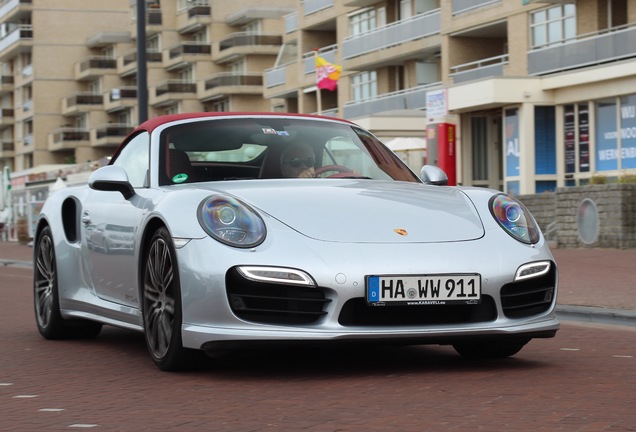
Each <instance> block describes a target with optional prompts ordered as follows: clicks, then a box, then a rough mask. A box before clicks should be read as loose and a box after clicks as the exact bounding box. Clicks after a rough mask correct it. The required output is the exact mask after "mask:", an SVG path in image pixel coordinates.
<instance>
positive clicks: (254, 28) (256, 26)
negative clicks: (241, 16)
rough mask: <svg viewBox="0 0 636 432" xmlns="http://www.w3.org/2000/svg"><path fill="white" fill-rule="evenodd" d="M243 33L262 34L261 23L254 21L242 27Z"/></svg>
mask: <svg viewBox="0 0 636 432" xmlns="http://www.w3.org/2000/svg"><path fill="white" fill-rule="evenodd" d="M241 31H243V32H245V33H252V34H259V33H260V32H261V21H260V20H254V21H251V22H249V23H247V24H245V25H244V26H242V27H241Z"/></svg>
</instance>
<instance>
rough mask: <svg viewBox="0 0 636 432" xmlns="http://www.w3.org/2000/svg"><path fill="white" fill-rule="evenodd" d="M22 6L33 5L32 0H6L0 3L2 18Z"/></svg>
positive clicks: (0, 15)
mask: <svg viewBox="0 0 636 432" xmlns="http://www.w3.org/2000/svg"><path fill="white" fill-rule="evenodd" d="M21 5H31V0H4V1H2V2H0V17H3V16H5V15H6V14H8V13H9V11H12V10H13V9H15V8H17V7H18V6H21Z"/></svg>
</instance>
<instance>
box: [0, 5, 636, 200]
mask: <svg viewBox="0 0 636 432" xmlns="http://www.w3.org/2000/svg"><path fill="white" fill-rule="evenodd" d="M137 3H138V2H137V0H109V1H108V2H103V1H96V0H95V1H87V0H0V68H1V69H0V70H1V71H2V75H1V77H0V78H1V83H0V103H1V105H0V113H1V116H0V138H1V139H2V141H1V142H2V146H1V150H0V164H8V165H9V166H10V167H11V169H12V170H13V171H21V170H29V169H33V168H34V167H38V166H41V165H44V164H63V163H68V162H75V163H84V162H87V161H95V160H98V159H100V158H103V157H104V156H107V155H110V154H111V153H112V152H113V151H114V149H115V147H116V145H117V144H118V143H119V142H120V140H121V139H122V138H123V136H125V135H126V134H127V133H128V132H129V131H130V130H131V128H132V127H133V125H134V124H136V123H137V119H138V118H139V113H138V109H137V108H138V103H137V96H138V95H137V82H138V77H137V74H138V66H139V65H138V64H137V60H138V53H137V50H136V41H137V38H138V35H137V13H138V11H137ZM144 17H145V22H146V26H145V28H144V34H143V35H141V37H143V38H145V47H146V62H145V66H146V67H147V81H148V111H149V116H151V117H152V116H155V115H159V114H167V113H174V112H188V111H204V110H207V111H261V110H263V111H270V110H272V111H288V112H303V113H321V114H324V115H333V116H339V117H343V118H347V119H351V120H354V121H356V122H357V123H359V124H361V125H363V126H365V127H367V128H369V129H371V130H372V131H374V132H375V133H376V134H377V135H378V136H379V137H380V138H382V139H383V140H385V142H391V141H393V140H394V139H397V138H415V139H419V140H423V139H424V138H429V148H428V151H429V158H430V159H432V160H431V161H433V162H434V161H435V160H436V158H435V156H436V153H435V152H436V151H439V149H442V147H438V148H433V146H432V145H431V144H432V143H433V141H434V140H433V139H432V138H434V133H435V127H434V126H435V125H442V124H443V125H451V126H452V128H453V129H452V130H453V131H454V133H453V134H452V135H453V138H454V140H453V142H450V143H446V144H445V147H443V150H444V151H448V152H452V157H453V158H452V161H453V163H454V166H455V167H456V169H457V176H456V178H457V182H458V183H461V184H464V185H472V186H484V187H493V188H496V189H501V190H505V191H507V192H510V193H514V194H531V193H538V192H543V191H548V190H554V189H555V188H557V187H560V186H570V185H580V184H585V183H586V182H588V181H589V179H590V178H591V177H592V176H595V175H604V176H608V177H618V176H621V175H623V174H625V173H634V171H636V74H634V72H633V71H634V70H636V48H634V47H636V4H635V3H634V2H630V1H628V0H543V1H541V0H302V1H301V0H249V1H248V0H235V1H228V0H146V3H145V16H144ZM316 54H318V55H320V56H321V57H323V58H324V59H326V60H328V61H330V62H333V63H335V64H338V65H341V66H342V68H343V73H342V76H341V78H340V80H339V83H338V87H337V89H336V90H335V91H332V92H331V91H325V90H322V91H320V92H318V90H317V88H316V84H315V62H314V56H315V55H316ZM420 155H423V153H420V154H418V156H417V157H416V158H415V160H414V161H410V162H412V163H411V165H412V166H414V167H417V166H418V165H420V164H421V163H422V162H423V160H422V157H421V156H420Z"/></svg>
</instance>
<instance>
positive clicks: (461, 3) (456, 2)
mask: <svg viewBox="0 0 636 432" xmlns="http://www.w3.org/2000/svg"><path fill="white" fill-rule="evenodd" d="M501 2H502V0H453V3H452V7H453V15H457V14H461V13H465V12H470V11H473V10H475V9H479V8H482V7H484V6H488V5H491V4H496V3H501Z"/></svg>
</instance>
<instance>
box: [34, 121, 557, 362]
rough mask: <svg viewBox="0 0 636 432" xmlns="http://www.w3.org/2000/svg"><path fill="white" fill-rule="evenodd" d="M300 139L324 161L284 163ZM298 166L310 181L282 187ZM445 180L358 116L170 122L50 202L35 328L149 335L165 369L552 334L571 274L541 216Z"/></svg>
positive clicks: (40, 238) (494, 353)
mask: <svg viewBox="0 0 636 432" xmlns="http://www.w3.org/2000/svg"><path fill="white" fill-rule="evenodd" d="M300 143H302V144H303V146H305V147H309V148H311V151H312V152H313V155H308V154H303V155H296V154H294V155H292V158H288V159H285V158H284V157H283V156H284V155H285V154H287V155H289V153H286V152H285V149H286V148H288V147H289V146H294V145H299V144H300ZM293 158H296V159H297V160H296V159H294V160H292V159H293ZM285 163H291V164H294V165H297V166H301V165H304V166H305V168H310V167H309V166H308V165H312V166H311V168H313V169H312V170H305V171H307V172H309V171H311V175H312V177H313V178H285V176H284V175H283V172H282V171H283V170H282V169H281V168H282V166H283V164H285ZM446 183H447V180H446V177H445V175H444V173H443V172H442V171H441V170H440V169H439V168H437V167H433V166H425V167H423V169H422V171H421V173H420V175H419V176H418V175H417V174H415V173H414V172H413V171H411V170H410V169H409V168H408V167H407V166H406V165H405V164H404V163H403V162H402V161H401V160H400V159H399V158H398V157H397V156H396V155H395V154H394V153H392V152H391V151H390V150H389V149H388V148H387V147H386V146H384V145H383V144H382V143H381V142H380V141H379V140H378V139H377V138H376V137H375V136H374V135H373V134H371V133H370V132H368V131H366V130H364V129H363V128H361V127H359V126H358V125H356V124H354V123H352V122H349V121H346V120H340V119H331V118H325V117H318V116H310V115H300V114H277V113H194V114H179V115H169V116H163V117H157V118H155V119H152V120H149V121H147V122H145V123H144V124H142V125H140V126H139V127H137V128H136V129H135V131H133V132H132V134H131V135H130V136H129V137H128V138H126V140H125V141H124V142H123V143H122V145H121V146H120V148H119V149H118V151H117V152H116V154H115V155H114V157H113V158H112V160H111V163H110V164H109V165H108V166H106V167H103V168H100V169H98V170H96V171H95V172H94V173H93V174H92V175H91V178H90V179H89V184H88V185H87V186H83V187H73V188H67V189H64V190H62V191H59V192H57V193H56V194H54V195H52V196H51V197H50V198H49V200H48V201H47V202H46V203H45V205H44V207H43V209H42V213H41V215H40V218H39V221H38V224H37V231H36V236H35V258H36V260H37V263H38V264H37V265H36V266H35V269H34V300H35V310H36V323H37V327H38V330H39V331H40V333H41V334H42V335H43V336H44V337H46V338H50V339H57V338H63V337H77V336H85V337H90V336H96V335H97V334H98V333H99V332H100V329H101V326H102V325H104V324H108V325H117V326H121V327H124V328H129V329H133V330H137V331H140V332H143V333H144V335H145V340H146V345H147V347H148V351H149V353H150V356H151V358H152V359H153V361H154V362H155V363H156V365H157V366H158V367H159V368H161V369H163V370H177V369H182V368H187V367H188V366H189V365H190V364H191V362H192V359H193V358H194V357H195V356H196V355H198V353H201V352H205V353H214V352H215V351H217V350H219V349H227V348H231V347H235V346H237V345H250V344H254V343H267V344H269V345H272V344H275V343H286V342H295V343H298V342H321V343H334V342H356V343H401V344H450V345H452V346H453V347H454V348H455V349H456V350H457V352H458V353H460V354H461V355H464V356H466V357H471V358H484V357H506V356H511V355H514V354H516V353H517V352H519V351H520V350H521V349H522V348H523V346H524V345H525V344H526V343H528V342H529V341H530V340H531V339H534V338H546V337H553V336H554V335H555V334H556V332H557V330H558V328H559V322H558V320H557V319H556V315H555V305H556V295H557V267H556V263H555V262H554V259H553V257H552V255H551V253H550V250H549V248H548V245H547V243H546V241H545V239H544V238H543V235H542V234H541V232H540V230H539V228H538V227H537V224H536V222H535V221H534V219H533V217H532V215H531V214H530V213H529V212H528V211H527V209H525V207H524V206H523V205H522V204H521V203H520V202H518V201H517V200H515V199H514V198H512V197H509V196H507V195H505V194H503V193H501V192H499V191H496V190H490V189H485V188H468V187H449V186H447V185H445V184H446ZM62 209H63V211H62ZM78 249H79V251H80V253H76V252H77V251H78ZM84 249H94V250H97V251H99V252H101V253H81V252H84ZM113 250H121V251H125V252H127V253H130V254H131V256H130V257H128V256H126V257H118V256H117V255H113V254H112V253H111V251H113ZM103 252H108V253H103ZM123 258H125V259H123Z"/></svg>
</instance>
